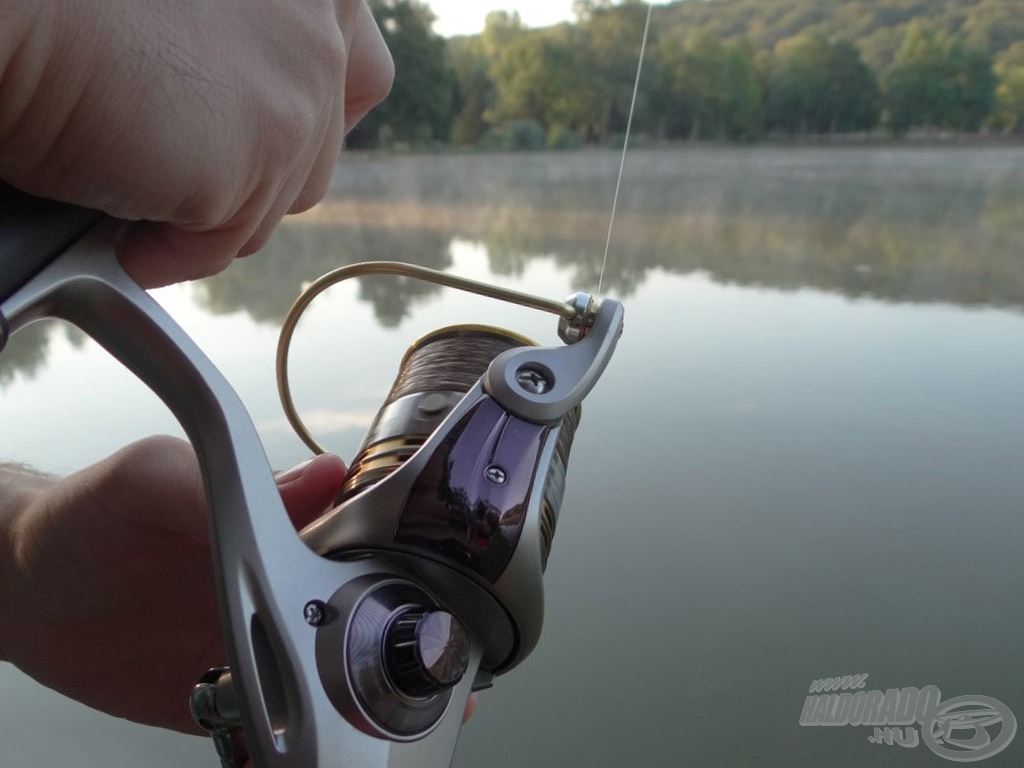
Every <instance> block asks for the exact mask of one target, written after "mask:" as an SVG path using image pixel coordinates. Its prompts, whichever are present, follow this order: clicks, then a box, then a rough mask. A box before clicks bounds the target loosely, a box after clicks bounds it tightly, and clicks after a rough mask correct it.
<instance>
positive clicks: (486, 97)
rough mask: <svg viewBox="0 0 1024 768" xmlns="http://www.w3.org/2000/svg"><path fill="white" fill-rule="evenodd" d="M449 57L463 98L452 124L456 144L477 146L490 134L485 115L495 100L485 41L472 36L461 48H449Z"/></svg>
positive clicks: (457, 46)
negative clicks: (483, 137)
mask: <svg viewBox="0 0 1024 768" xmlns="http://www.w3.org/2000/svg"><path fill="white" fill-rule="evenodd" d="M449 54H450V57H451V62H452V68H453V69H454V70H455V76H456V78H457V79H458V86H459V93H460V94H461V97H462V98H461V101H462V103H461V106H460V108H459V111H458V113H457V114H456V115H455V119H454V121H453V123H452V141H453V142H454V143H455V144H459V145H472V144H476V143H477V142H478V141H479V140H480V138H481V137H482V136H483V135H484V133H486V131H487V121H486V120H485V119H484V113H485V112H486V111H487V110H488V109H489V108H490V107H492V106H493V104H494V99H495V95H494V84H493V83H492V82H491V78H490V73H489V66H490V64H489V62H488V60H487V54H486V49H485V47H484V43H483V39H482V38H481V37H471V38H469V39H465V40H461V41H460V44H458V45H449Z"/></svg>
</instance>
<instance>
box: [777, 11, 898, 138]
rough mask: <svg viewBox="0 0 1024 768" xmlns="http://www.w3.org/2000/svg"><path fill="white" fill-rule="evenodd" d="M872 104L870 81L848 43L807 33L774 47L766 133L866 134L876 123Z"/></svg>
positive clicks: (873, 93) (874, 103) (874, 92)
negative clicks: (863, 132)
mask: <svg viewBox="0 0 1024 768" xmlns="http://www.w3.org/2000/svg"><path fill="white" fill-rule="evenodd" d="M877 101H878V85H877V83H876V81H875V76H874V74H873V73H872V72H871V70H870V69H869V68H868V67H867V65H866V64H864V62H863V61H862V60H861V58H860V53H859V51H858V50H857V48H856V47H855V46H854V45H853V44H852V43H850V42H848V41H845V40H839V41H836V42H835V43H833V42H830V41H829V40H828V39H826V38H825V36H824V35H823V34H822V33H821V32H820V31H818V30H809V31H806V32H803V33H801V34H800V35H798V36H796V37H793V38H790V39H788V40H783V41H782V42H780V43H779V44H778V45H777V46H776V49H775V61H774V64H773V66H772V70H771V74H770V75H769V78H768V97H767V104H766V110H767V125H768V128H769V130H774V131H782V132H785V133H789V134H791V135H796V134H799V135H801V136H804V135H806V134H808V133H846V132H851V131H865V130H870V129H871V128H872V127H874V126H875V124H876V123H877V121H878V107H877Z"/></svg>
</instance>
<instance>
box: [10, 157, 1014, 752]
mask: <svg viewBox="0 0 1024 768" xmlns="http://www.w3.org/2000/svg"><path fill="white" fill-rule="evenodd" d="M617 163H618V159H617V157H615V156H613V155H611V154H605V153H592V152H581V153H573V154H558V155H543V154H539V155H515V156H512V155H509V156H493V155H467V156H454V157H401V158H391V157H384V156H370V155H366V156H350V157H347V158H346V159H345V162H344V163H342V165H340V166H339V169H338V173H337V175H336V179H335V184H334V188H333V190H332V193H331V197H330V199H329V200H328V201H327V202H325V203H324V204H323V205H321V206H319V207H318V208H317V209H314V210H313V211H311V212H310V213H309V214H306V215H304V216H303V217H301V218H298V219H296V220H293V221H292V222H290V223H289V224H288V225H287V226H285V227H283V228H282V229H281V231H280V232H279V233H278V235H277V236H276V237H275V239H274V240H273V241H272V243H271V244H270V245H269V246H268V248H267V249H266V251H265V252H264V253H262V254H260V255H258V256H254V257H252V258H250V259H248V260H245V261H243V262H240V263H238V264H236V265H235V266H233V267H232V268H231V269H230V270H229V271H228V272H227V273H225V274H223V275H221V276H218V277H216V278H212V279H209V280H206V281H203V282H201V283H197V284H194V285H189V286H178V287H173V288H168V289H163V290H160V291H157V292H155V293H156V296H157V298H158V299H159V300H160V301H161V303H163V304H164V305H165V306H166V307H168V309H169V310H170V311H171V312H172V314H173V315H174V316H175V317H176V318H177V319H178V320H179V321H180V322H181V323H182V324H183V325H184V326H185V327H186V329H187V330H188V331H189V332H190V333H191V334H193V336H194V337H195V338H196V339H197V341H198V342H199V343H200V345H201V346H202V347H203V348H204V349H205V350H206V351H207V352H208V354H210V356H211V357H212V358H213V359H214V361H215V362H216V363H217V364H218V365H219V366H220V367H221V368H222V369H223V370H224V372H225V374H226V375H227V377H228V379H229V380H230V381H232V382H233V383H234V384H235V385H236V387H237V389H238V390H239V393H240V394H241V396H242V398H243V400H244V401H245V402H246V404H247V405H248V406H249V408H250V411H251V413H252V416H253V419H254V421H255V422H256V424H257V426H258V427H259V429H260V433H261V435H262V437H263V440H264V444H265V446H266V450H267V453H268V455H269V457H270V459H271V462H272V463H273V464H274V465H275V466H278V467H284V466H287V465H290V464H292V463H294V462H296V461H299V460H301V459H302V458H304V457H305V450H304V448H303V446H302V444H301V443H300V442H299V440H298V439H297V438H296V437H294V436H293V435H292V433H291V432H290V430H289V428H288V427H287V424H286V422H285V420H284V417H283V415H282V413H281V410H280V406H279V405H278V403H277V399H276V390H275V385H274V376H273V356H274V348H275V344H276V338H277V333H278V329H279V326H280V323H281V321H282V319H283V317H284V314H285V312H286V311H287V308H288V306H289V304H290V303H291V301H292V300H293V299H294V297H295V295H296V294H297V292H298V290H299V289H300V286H301V285H302V284H303V283H304V282H306V281H309V280H312V279H314V278H315V277H317V276H319V275H320V274H321V273H323V272H325V271H327V270H328V269H331V268H333V267H336V266H340V265H342V264H347V263H351V262H355V261H360V260H365V259H395V260H405V261H412V262H415V263H419V264H424V265H427V266H431V267H435V268H440V269H446V270H451V271H453V272H456V273H458V274H461V275H465V276H469V277H475V278H480V279H484V280H489V281H493V282H495V283H498V284H501V285H506V286H509V287H513V288H516V289H519V290H525V291H530V292H536V293H541V294H544V295H547V296H552V297H562V296H563V295H566V294H568V293H570V292H572V291H574V290H580V289H582V290H593V289H594V288H595V286H596V284H597V279H598V274H599V268H600V261H601V256H602V254H603V250H604V237H605V233H606V230H607V211H608V210H609V208H610V203H611V196H612V190H613V185H614V176H615V171H616V170H617ZM620 211H621V218H620V219H619V221H618V223H617V224H616V230H615V235H614V241H613V246H612V250H611V256H610V259H609V264H608V270H607V273H606V274H605V277H604V286H605V289H606V292H607V293H608V294H610V295H612V296H615V297H617V298H620V299H621V300H622V301H624V302H625V304H626V309H627V315H626V331H625V334H624V336H623V338H622V341H621V343H620V345H619V349H618V352H617V353H616V357H615V359H614V360H613V362H612V365H611V366H610V367H609V369H608V371H607V373H606V374H605V377H604V378H603V379H602V381H601V382H600V384H599V386H598V388H597V389H596V390H595V391H594V393H593V394H592V395H591V396H590V398H589V399H588V401H587V403H586V406H585V410H584V420H583V425H582V427H581V429H580V433H579V436H578V438H577V441H576V445H575V447H574V450H573V456H572V466H571V471H570V476H569V488H568V492H567V497H566V502H565V505H564V506H563V514H562V517H561V521H560V523H559V529H558V534H557V537H556V539H555V548H554V551H553V554H552V558H551V562H550V565H549V568H548V572H547V589H548V593H547V599H548V609H547V610H548V613H547V622H546V626H545V633H544V636H543V638H542V640H541V644H540V646H539V648H538V650H537V651H536V652H535V653H534V655H533V656H531V657H530V659H529V660H528V661H527V662H526V663H525V664H524V665H523V666H522V667H521V668H519V669H518V670H516V671H515V673H513V674H511V675H509V676H508V677H507V678H503V679H500V680H499V681H498V684H497V685H496V686H495V688H494V690H493V691H491V692H489V693H487V694H485V695H484V696H483V700H482V705H481V707H480V708H479V710H478V714H477V716H476V717H475V718H474V720H473V722H472V723H471V724H470V725H469V726H468V727H467V728H466V729H465V730H464V731H463V737H462V740H461V742H460V746H459V751H458V754H457V756H456V763H455V764H456V765H457V766H461V767H463V768H469V766H494V767H495V768H501V767H504V766H521V765H550V766H564V765H579V766H587V767H588V768H597V767H598V766H602V767H603V766H608V767H609V768H611V767H612V766H624V765H641V766H683V765H693V766H754V765H772V766H776V765H778V766H807V767H808V768H810V766H815V767H817V766H822V765H828V766H857V767H858V768H859V767H861V766H863V767H864V768H867V767H868V766H872V767H874V766H880V765H881V766H889V765H892V766H908V767H916V766H939V767H941V766H942V765H948V764H951V763H949V761H947V760H943V759H942V758H940V757H939V756H938V755H936V754H933V753H932V752H931V751H929V750H928V749H927V748H926V747H925V746H923V745H921V746H918V747H916V748H906V749H904V748H901V747H899V746H888V745H885V744H874V743H870V742H869V741H868V737H869V736H871V735H872V729H871V728H869V727H853V726H846V727H834V728H820V727H819V728H808V727H801V726H800V725H799V722H798V721H799V718H800V715H801V710H802V708H803V706H804V702H805V697H806V696H807V695H808V686H809V685H810V683H811V681H812V680H814V679H817V678H822V677H832V676H836V675H848V674H856V673H869V674H870V677H869V678H868V685H867V688H869V689H881V690H883V691H884V690H886V689H888V688H902V687H906V686H915V687H918V688H920V687H924V686H926V685H935V686H938V687H939V688H940V689H941V691H942V695H943V698H944V699H949V698H953V697H956V696H960V695H966V694H974V695H983V696H989V697H994V698H996V699H998V700H999V701H1000V702H1002V703H1003V704H1004V705H1006V707H1008V708H1009V710H1010V711H1012V712H1015V713H1016V715H1017V717H1020V718H1024V667H1022V665H1021V663H1020V662H1021V651H1020V637H1021V634H1022V631H1024V603H1022V601H1021V598H1020V584H1021V583H1022V582H1024V561H1022V558H1021V557H1020V549H1021V542H1022V541H1024V515H1022V514H1021V512H1022V502H1024V426H1022V416H1024V256H1022V250H1024V148H942V149H930V148H898V149H885V148H872V149H864V148H851V149H841V150H835V149H823V148H810V149H782V148H779V149H771V148H768V149H735V150H710V149H701V150H686V151H676V152H655V151H647V152H637V153H636V154H634V155H633V156H632V157H631V159H630V162H629V164H628V165H627V176H626V182H625V191H624V197H623V198H622V200H621V202H620ZM461 322H487V323H492V324H497V325H504V326H507V327H509V328H512V329H514V330H516V331H518V332H521V333H525V334H527V335H530V336H533V337H534V338H537V339H538V340H541V341H551V342H553V341H554V339H555V334H554V331H555V328H554V323H553V322H552V321H550V320H549V319H547V317H546V316H542V315H536V314H534V313H530V312H528V311H525V310H517V309H510V308H507V307H505V306H503V305H500V304H495V303H493V302H489V301H486V300H483V299H475V298H472V297H470V298H466V297H464V296H462V295H460V294H457V293H454V292H451V291H444V290H442V289H438V288H434V287H430V286H424V285H421V284H418V283H412V282H408V281H402V280H399V281H395V280H391V281H388V280H386V279H385V280H376V279H374V280H365V281H362V282H361V283H359V284H346V285H343V286H339V287H337V288H335V289H332V290H331V291H330V292H328V294H326V295H325V296H324V297H322V298H321V299H319V300H318V301H317V302H316V303H315V304H314V305H313V308H312V309H311V310H310V312H309V313H308V315H307V317H306V319H305V320H304V321H303V323H302V324H301V326H300V329H299V332H298V335H297V337H296V341H295V344H294V347H293V348H294V352H293V362H292V371H293V388H294V390H295V395H296V400H297V403H298V405H299V407H300V409H301V410H302V412H303V413H304V414H305V416H306V419H307V423H309V424H310V426H311V427H312V429H313V431H314V432H315V433H316V434H317V435H318V436H320V437H321V438H322V439H323V441H324V442H326V443H327V444H328V445H329V447H330V448H331V449H332V450H335V451H337V452H339V453H340V454H341V455H343V456H351V455H352V453H353V451H354V449H355V447H356V445H357V444H358V442H359V439H360V437H361V435H362V432H363V430H364V429H365V428H366V426H367V425H368V424H369V421H370V419H371V418H372V417H373V414H374V413H375V412H376V410H377V408H378V407H379V405H380V403H381V402H382V400H383V398H384V395H385V394H386V391H387V389H388V387H389V384H390V381H391V379H392V377H393V375H394V373H395V370H396V368H397V365H398V361H399V359H400V357H401V354H402V352H403V351H404V349H405V348H406V347H407V346H408V345H409V343H411V342H412V341H413V340H414V339H416V338H417V337H418V336H420V335H422V334H423V333H425V332H427V331H430V330H432V329H434V328H436V327H438V326H441V325H446V324H449V323H461ZM0 366H2V367H0V388H2V391H0V394H2V397H0V423H2V424H3V425H4V428H3V431H2V433H0V456H5V457H11V458H16V459H18V460H23V461H28V462H31V463H33V464H35V465H37V466H39V467H41V468H44V469H47V470H51V471H56V472H68V471H71V470H74V469H76V468H79V467H81V466H83V465H85V464H87V463H89V462H92V461H95V460H97V459H99V458H101V457H103V456H105V455H107V454H109V453H111V452H112V451H114V450H116V449H117V448H118V447H120V446H122V445H124V444H125V443H127V442H129V441H131V440H133V439H136V438H139V437H142V436H144V435H147V434H151V433H154V432H171V433H174V434H180V430H179V429H178V428H177V426H176V425H175V424H174V423H173V421H172V420H171V418H170V416H169V415H168V414H167V413H166V411H165V410H164V409H163V407H162V406H161V405H160V404H159V403H158V401H157V400H156V398H155V397H154V396H152V395H151V394H149V393H148V391H146V390H145V389H144V388H143V387H142V385H141V384H138V383H137V382H136V381H134V380H133V379H132V378H131V377H130V376H129V375H128V374H126V373H124V372H123V371H122V370H121V369H119V368H118V366H117V364H115V363H114V362H112V361H111V360H109V359H108V358H106V357H105V355H104V353H102V352H101V351H99V350H98V348H97V347H95V346H94V345H93V344H92V343H91V342H89V341H87V340H85V339H83V337H82V336H81V335H80V334H78V333H77V332H75V331H73V330H70V329H67V328H65V327H62V326H45V325H41V326H34V327H31V328H29V329H28V330H27V331H25V332H23V333H21V334H19V336H18V337H16V338H15V341H14V342H12V348H11V350H10V352H8V353H5V354H4V356H3V357H2V358H0ZM132 673H133V674H137V675H138V676H139V677H140V681H143V682H144V680H145V673H146V671H145V670H132ZM0 755H2V757H0V765H2V766H4V768H22V767H24V768H31V767H33V766H46V767H47V768H51V767H52V768H59V767H61V766H74V768H91V767H92V766H105V767H106V768H122V767H124V768H128V766H135V765H140V764H144V765H148V766H156V767H163V766H168V767H169V766H185V765H188V766H193V765H195V766H211V768H212V767H213V766H215V765H216V760H215V759H214V755H213V753H212V750H211V749H210V748H209V745H208V744H207V743H206V742H205V741H203V740H200V739H195V738H191V737H185V736H178V735H175V734H170V733H166V732H161V731H156V730H152V729H148V728H142V727H137V726H132V725H129V724H125V723H122V722H119V721H116V720H113V719H111V718H107V717H105V716H103V715H98V714H96V713H92V712H90V711H88V710H85V709H83V708H81V707H79V706H78V705H76V704H74V703H72V702H69V701H67V700H65V699H63V698H61V697H59V696H57V695H55V694H52V693H49V692H47V691H45V690H43V689H42V688H40V687H39V686H37V685H36V684H35V683H33V682H32V681H30V680H27V679H26V678H24V677H22V676H20V675H19V674H18V673H17V672H16V671H14V670H12V669H11V668H10V667H0ZM1022 763H1024V737H1019V738H1018V739H1017V740H1016V741H1014V742H1012V743H1011V744H1010V746H1009V747H1008V748H1007V749H1005V750H1004V751H1003V752H1001V753H1000V754H998V755H995V756H993V757H991V758H989V759H986V760H984V761H983V763H982V765H984V766H985V768H1000V767H1001V766H1011V765H1012V766H1016V765H1021V764H1022Z"/></svg>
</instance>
